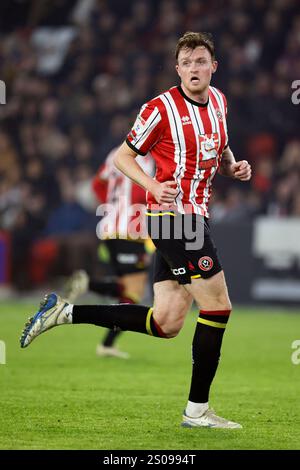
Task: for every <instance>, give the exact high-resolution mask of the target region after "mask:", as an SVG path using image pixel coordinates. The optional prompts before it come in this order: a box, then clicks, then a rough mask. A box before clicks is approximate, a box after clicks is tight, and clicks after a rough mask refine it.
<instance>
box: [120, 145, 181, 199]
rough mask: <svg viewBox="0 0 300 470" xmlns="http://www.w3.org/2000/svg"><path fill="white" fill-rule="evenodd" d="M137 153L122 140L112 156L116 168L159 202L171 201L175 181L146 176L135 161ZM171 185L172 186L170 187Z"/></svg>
mask: <svg viewBox="0 0 300 470" xmlns="http://www.w3.org/2000/svg"><path fill="white" fill-rule="evenodd" d="M137 155H138V154H137V153H136V152H135V151H134V150H133V149H131V148H130V147H129V146H128V145H127V143H126V142H123V144H122V145H121V147H120V148H119V149H118V150H117V152H116V154H115V156H114V163H115V165H116V167H117V168H118V170H120V171H121V172H122V173H124V175H126V176H128V178H130V179H131V180H132V181H134V182H135V183H137V184H138V185H139V186H141V187H142V188H144V189H145V190H146V191H149V192H150V193H152V194H153V196H154V197H155V199H156V201H157V202H158V203H159V204H163V203H172V202H174V200H175V197H176V195H177V192H178V191H177V189H175V188H174V185H176V183H175V181H165V182H163V183H159V182H158V181H156V180H155V179H153V178H151V177H150V176H148V175H147V174H146V173H145V172H144V171H143V170H142V168H141V167H140V165H139V164H138V163H137V162H136V161H135V158H136V156H137ZM172 186H173V187H172Z"/></svg>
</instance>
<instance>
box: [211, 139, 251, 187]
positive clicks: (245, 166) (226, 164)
mask: <svg viewBox="0 0 300 470" xmlns="http://www.w3.org/2000/svg"><path fill="white" fill-rule="evenodd" d="M219 173H220V174H221V175H223V176H229V177H230V178H234V179H238V180H240V181H249V180H250V178H251V165H250V164H249V163H248V162H247V160H240V161H238V162H237V161H236V160H235V158H234V155H233V153H232V151H231V149H230V147H229V146H228V147H226V148H225V150H224V151H223V154H222V159H221V163H220V167H219Z"/></svg>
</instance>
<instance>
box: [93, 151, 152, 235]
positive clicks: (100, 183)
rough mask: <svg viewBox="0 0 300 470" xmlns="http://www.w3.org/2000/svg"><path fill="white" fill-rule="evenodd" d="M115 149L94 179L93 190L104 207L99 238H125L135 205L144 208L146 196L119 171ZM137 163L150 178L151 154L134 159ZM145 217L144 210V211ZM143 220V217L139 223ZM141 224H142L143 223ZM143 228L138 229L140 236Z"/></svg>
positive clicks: (143, 230)
mask: <svg viewBox="0 0 300 470" xmlns="http://www.w3.org/2000/svg"><path fill="white" fill-rule="evenodd" d="M116 151H117V148H114V149H113V150H112V151H111V152H110V153H109V154H108V156H107V158H106V160H105V162H104V163H103V164H102V165H101V166H100V168H99V170H98V172H97V174H96V176H95V178H94V180H93V189H94V192H95V193H96V195H97V198H98V200H99V202H100V203H102V204H105V205H106V210H105V212H106V215H105V216H104V217H103V218H102V220H101V221H100V223H99V228H100V229H99V232H100V237H101V238H115V237H118V236H119V235H121V236H122V238H127V235H128V236H130V234H128V224H129V223H130V222H131V220H132V219H134V218H135V216H136V213H134V210H131V209H134V204H141V205H144V208H145V203H146V193H145V190H144V189H143V188H141V187H140V186H138V185H137V184H136V183H134V182H133V181H132V180H131V179H130V178H128V177H127V176H125V175H124V173H122V172H121V171H119V170H118V169H117V168H116V166H115V165H114V155H115V153H116ZM136 162H137V163H138V164H139V165H140V166H141V168H142V169H143V170H144V172H145V173H147V174H148V175H149V176H152V175H153V173H154V160H153V158H152V157H151V155H150V154H148V155H146V156H145V157H141V156H140V155H138V156H137V158H136ZM143 215H144V211H143ZM143 219H144V217H142V220H143ZM143 223H144V222H143ZM145 230H146V229H144V228H143V227H141V228H140V230H139V232H140V233H143V232H145Z"/></svg>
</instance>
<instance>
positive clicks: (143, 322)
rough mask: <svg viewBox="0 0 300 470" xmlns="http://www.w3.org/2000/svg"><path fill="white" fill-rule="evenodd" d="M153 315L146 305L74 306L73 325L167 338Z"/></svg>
mask: <svg viewBox="0 0 300 470" xmlns="http://www.w3.org/2000/svg"><path fill="white" fill-rule="evenodd" d="M152 313H153V309H152V308H149V307H146V306H144V305H132V304H115V305H74V307H73V323H91V324H92V325H97V326H104V327H106V328H109V329H111V330H113V329H120V330H123V331H126V330H129V331H136V332H139V333H145V334H146V335H151V336H157V337H161V338H165V335H164V333H163V331H162V330H161V328H160V327H159V325H157V323H156V322H155V320H154V319H153V315H152Z"/></svg>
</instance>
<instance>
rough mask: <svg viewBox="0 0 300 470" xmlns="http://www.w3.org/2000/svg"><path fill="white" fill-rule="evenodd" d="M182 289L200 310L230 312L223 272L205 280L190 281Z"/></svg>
mask: <svg viewBox="0 0 300 470" xmlns="http://www.w3.org/2000/svg"><path fill="white" fill-rule="evenodd" d="M184 287H185V289H186V291H187V292H188V293H189V294H190V295H192V297H193V299H194V300H195V302H196V303H197V305H198V307H199V308H200V309H202V310H231V302H230V299H229V295H228V289H227V285H226V280H225V276H224V271H220V272H218V273H217V274H214V275H213V276H211V277H209V278H206V279H203V278H199V279H192V281H191V284H185V286H184Z"/></svg>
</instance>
